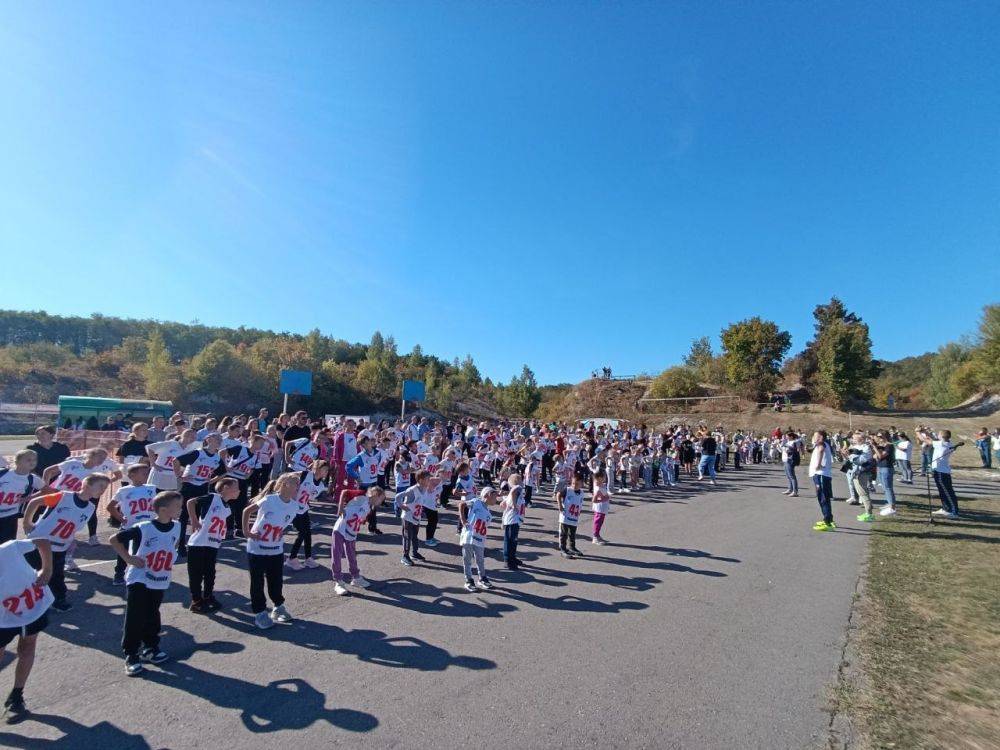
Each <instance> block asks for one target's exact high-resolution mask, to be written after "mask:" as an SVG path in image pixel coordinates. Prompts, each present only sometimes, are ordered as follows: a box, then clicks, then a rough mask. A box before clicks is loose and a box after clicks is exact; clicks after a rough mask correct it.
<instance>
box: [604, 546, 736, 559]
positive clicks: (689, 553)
mask: <svg viewBox="0 0 1000 750" xmlns="http://www.w3.org/2000/svg"><path fill="white" fill-rule="evenodd" d="M608 546H609V547H618V548H622V549H639V550H644V551H646V552H662V553H663V554H665V555H671V556H675V557H697V558H702V559H705V560H718V561H720V562H728V563H738V562H742V560H740V559H738V558H735V557H720V556H718V555H713V554H712V553H711V552H705V550H700V549H688V548H685V547H661V546H659V545H656V544H650V545H646V544H624V543H621V542H608Z"/></svg>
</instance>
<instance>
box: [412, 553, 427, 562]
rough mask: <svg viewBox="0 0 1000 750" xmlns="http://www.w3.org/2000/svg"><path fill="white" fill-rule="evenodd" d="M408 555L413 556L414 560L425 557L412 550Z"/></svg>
mask: <svg viewBox="0 0 1000 750" xmlns="http://www.w3.org/2000/svg"><path fill="white" fill-rule="evenodd" d="M410 557H411V558H413V559H414V560H424V559H425V558H424V556H423V555H421V554H420V553H419V552H414V553H413V554H412V555H410Z"/></svg>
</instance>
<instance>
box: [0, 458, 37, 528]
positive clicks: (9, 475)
mask: <svg viewBox="0 0 1000 750" xmlns="http://www.w3.org/2000/svg"><path fill="white" fill-rule="evenodd" d="M43 485H44V482H42V478H41V477H40V476H37V475H36V474H18V473H16V472H15V471H14V470H13V469H7V470H6V471H5V472H4V475H3V476H2V477H0V518H6V517H7V516H13V515H16V514H17V512H18V511H19V510H20V508H21V503H22V502H23V501H24V499H25V497H27V495H28V494H30V493H29V492H28V487H29V486H30V487H31V492H37V491H38V490H40V489H41V488H42V486H43Z"/></svg>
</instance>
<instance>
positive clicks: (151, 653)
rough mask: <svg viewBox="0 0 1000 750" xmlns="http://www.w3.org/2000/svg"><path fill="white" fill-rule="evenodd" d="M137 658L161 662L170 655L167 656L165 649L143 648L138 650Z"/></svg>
mask: <svg viewBox="0 0 1000 750" xmlns="http://www.w3.org/2000/svg"><path fill="white" fill-rule="evenodd" d="M139 658H140V659H142V660H143V661H145V662H149V663H150V664H162V663H163V662H165V661H166V660H167V659H169V658H170V657H169V656H167V653H166V651H160V649H158V648H157V649H152V648H149V647H147V648H144V649H143V650H142V651H140V652H139Z"/></svg>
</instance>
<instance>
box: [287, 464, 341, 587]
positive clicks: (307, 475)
mask: <svg viewBox="0 0 1000 750" xmlns="http://www.w3.org/2000/svg"><path fill="white" fill-rule="evenodd" d="M329 476H330V464H329V462H327V461H324V460H319V461H314V462H313V464H312V469H309V470H307V471H303V472H300V473H299V495H298V497H297V498H296V502H297V503H298V508H297V509H296V514H295V518H294V519H293V520H292V526H294V527H295V531H296V532H297V534H296V536H295V541H294V542H292V551H291V553H290V554H289V555H288V559H287V560H286V561H285V565H286V566H288V567H289V568H291V569H292V570H302V566H303V565H304V566H305V567H307V568H318V567H319V563H318V562H316V558H315V557H313V552H312V516H310V515H309V505H310V503H312V501H313V500H315V499H316V498H317V497H319V496H320V495H321V494H322V493H324V492H326V487H327V479H328V477H329ZM303 546H304V547H305V549H304V556H305V560H303V561H302V562H299V559H298V558H299V548H301V547H303Z"/></svg>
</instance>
